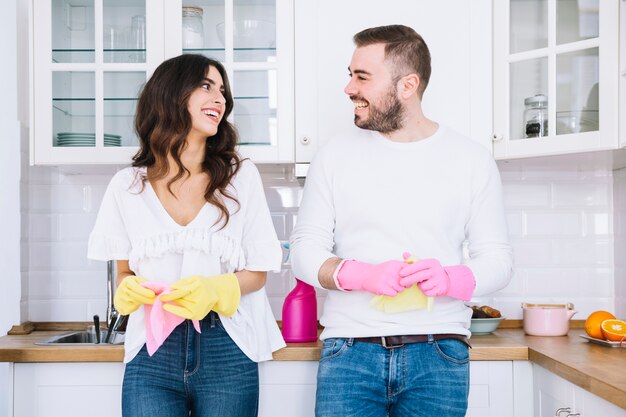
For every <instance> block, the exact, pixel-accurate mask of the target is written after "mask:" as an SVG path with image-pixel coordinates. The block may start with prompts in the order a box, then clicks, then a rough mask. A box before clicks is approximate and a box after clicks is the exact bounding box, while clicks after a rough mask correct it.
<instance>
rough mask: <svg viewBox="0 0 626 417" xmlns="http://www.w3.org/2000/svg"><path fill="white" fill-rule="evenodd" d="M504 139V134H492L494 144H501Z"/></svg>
mask: <svg viewBox="0 0 626 417" xmlns="http://www.w3.org/2000/svg"><path fill="white" fill-rule="evenodd" d="M502 139H504V135H503V134H502V133H492V134H491V140H492V141H493V142H500V141H501V140H502Z"/></svg>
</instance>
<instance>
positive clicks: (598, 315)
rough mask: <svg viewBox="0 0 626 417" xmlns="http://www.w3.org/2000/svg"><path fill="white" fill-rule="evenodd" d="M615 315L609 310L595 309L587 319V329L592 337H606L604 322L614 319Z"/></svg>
mask: <svg viewBox="0 0 626 417" xmlns="http://www.w3.org/2000/svg"><path fill="white" fill-rule="evenodd" d="M614 318H615V316H614V315H613V314H611V313H609V312H608V311H603V310H598V311H594V312H593V313H591V314H590V315H589V317H587V320H586V321H585V331H586V332H587V334H588V335H589V336H591V337H595V338H596V339H604V336H603V335H602V322H603V321H604V320H609V319H614Z"/></svg>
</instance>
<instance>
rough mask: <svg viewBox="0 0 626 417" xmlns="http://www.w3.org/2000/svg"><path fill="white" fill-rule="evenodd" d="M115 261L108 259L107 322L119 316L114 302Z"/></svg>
mask: <svg viewBox="0 0 626 417" xmlns="http://www.w3.org/2000/svg"><path fill="white" fill-rule="evenodd" d="M113 262H114V261H107V323H112V322H113V320H114V319H116V318H117V317H119V314H118V312H117V310H116V309H115V305H114V304H113V296H114V295H115V289H116V287H117V285H116V281H117V279H116V277H115V271H114V269H115V268H114V266H113Z"/></svg>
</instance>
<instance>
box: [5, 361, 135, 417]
mask: <svg viewBox="0 0 626 417" xmlns="http://www.w3.org/2000/svg"><path fill="white" fill-rule="evenodd" d="M13 372H14V375H13V416H14V417H21V416H29V417H72V416H76V417H78V416H84V415H88V416H90V417H116V416H121V415H122V408H121V398H122V378H123V375H124V365H123V364H121V363H108V362H102V363H96V362H85V363H79V362H74V363H16V364H13Z"/></svg>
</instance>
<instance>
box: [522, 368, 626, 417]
mask: <svg viewBox="0 0 626 417" xmlns="http://www.w3.org/2000/svg"><path fill="white" fill-rule="evenodd" d="M532 367H533V387H534V394H533V396H534V404H535V412H534V415H535V417H554V416H555V415H558V416H559V417H566V416H568V414H571V415H573V416H576V417H598V416H602V417H626V410H624V409H622V408H620V407H618V406H616V405H614V404H611V403H610V402H608V401H606V400H604V399H602V398H600V397H598V396H597V395H594V394H592V393H590V392H589V391H586V390H584V389H582V388H580V387H579V386H577V385H574V384H572V383H571V382H569V381H567V380H565V379H563V378H561V377H560V376H558V375H556V374H554V373H552V372H550V371H548V370H547V369H545V368H542V367H541V366H539V365H536V364H533V365H532ZM558 410H561V412H560V414H559V413H557V411H558ZM566 410H569V411H566Z"/></svg>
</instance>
